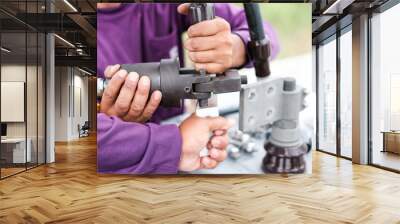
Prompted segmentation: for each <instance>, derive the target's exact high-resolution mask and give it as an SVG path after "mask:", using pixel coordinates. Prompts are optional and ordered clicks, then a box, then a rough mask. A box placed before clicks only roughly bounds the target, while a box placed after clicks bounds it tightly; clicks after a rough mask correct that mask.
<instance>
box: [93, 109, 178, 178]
mask: <svg viewBox="0 0 400 224" xmlns="http://www.w3.org/2000/svg"><path fill="white" fill-rule="evenodd" d="M97 124H98V126H97V129H98V130H97V131H98V132H97V169H98V172H100V173H119V174H176V173H177V172H178V165H179V160H180V155H181V145H182V140H181V135H180V132H179V130H178V127H177V126H176V125H157V124H153V123H147V124H139V123H133V122H124V121H122V120H120V119H119V118H117V117H114V116H112V117H109V116H107V115H105V114H102V113H100V114H98V115H97Z"/></svg>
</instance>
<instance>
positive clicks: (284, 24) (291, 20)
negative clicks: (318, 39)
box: [234, 3, 312, 59]
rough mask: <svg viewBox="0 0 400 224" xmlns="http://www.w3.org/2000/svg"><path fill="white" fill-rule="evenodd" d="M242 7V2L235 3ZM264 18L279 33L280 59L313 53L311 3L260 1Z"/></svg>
mask: <svg viewBox="0 0 400 224" xmlns="http://www.w3.org/2000/svg"><path fill="white" fill-rule="evenodd" d="M234 4H235V5H237V6H239V7H242V8H243V4H241V3H234ZM259 5H260V10H261V14H262V17H263V19H264V20H266V21H268V22H269V23H270V24H271V25H272V26H273V27H274V28H275V31H276V32H277V34H278V39H279V42H280V47H281V50H280V53H279V55H278V59H282V58H286V57H292V56H297V55H301V54H307V53H311V38H312V36H311V33H312V32H311V29H312V27H311V26H312V24H311V16H312V15H311V3H259Z"/></svg>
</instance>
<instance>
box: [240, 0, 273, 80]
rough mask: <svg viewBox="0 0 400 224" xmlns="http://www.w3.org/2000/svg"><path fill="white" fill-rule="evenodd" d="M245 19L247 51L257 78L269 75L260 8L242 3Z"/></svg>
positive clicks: (267, 50) (268, 48) (267, 51)
mask: <svg viewBox="0 0 400 224" xmlns="http://www.w3.org/2000/svg"><path fill="white" fill-rule="evenodd" d="M244 9H245V12H246V19H247V23H248V25H249V32H250V39H251V41H250V42H249V44H248V46H247V47H248V50H249V53H250V56H251V58H252V60H253V63H254V68H255V70H256V76H257V77H267V76H269V75H270V73H271V71H270V67H269V57H270V55H271V53H270V46H269V45H270V43H269V39H268V37H267V36H266V35H265V33H264V27H263V23H262V17H261V13H260V8H259V6H258V4H257V3H244Z"/></svg>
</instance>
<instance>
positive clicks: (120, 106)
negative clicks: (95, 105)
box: [100, 65, 161, 122]
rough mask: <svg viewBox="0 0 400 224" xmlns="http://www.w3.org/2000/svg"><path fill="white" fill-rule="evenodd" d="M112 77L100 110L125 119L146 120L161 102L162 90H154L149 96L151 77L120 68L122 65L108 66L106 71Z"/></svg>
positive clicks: (132, 120) (108, 76) (106, 74)
mask: <svg viewBox="0 0 400 224" xmlns="http://www.w3.org/2000/svg"><path fill="white" fill-rule="evenodd" d="M104 75H105V77H106V78H107V79H110V81H109V83H108V85H107V87H106V88H105V90H104V93H103V97H102V99H101V103H100V112H102V113H105V114H107V115H109V116H113V115H114V116H118V117H119V118H121V119H122V120H124V121H131V122H146V121H147V120H149V119H150V118H151V116H152V115H153V113H154V112H155V110H156V109H157V107H158V105H159V104H160V102H161V92H160V91H158V90H156V91H154V92H153V93H152V94H151V96H150V100H148V98H149V92H150V79H149V78H148V77H147V76H142V77H141V78H140V79H139V75H138V74H137V73H136V72H130V73H129V74H128V72H127V71H126V70H123V69H120V65H113V66H108V67H107V68H106V70H105V71H104Z"/></svg>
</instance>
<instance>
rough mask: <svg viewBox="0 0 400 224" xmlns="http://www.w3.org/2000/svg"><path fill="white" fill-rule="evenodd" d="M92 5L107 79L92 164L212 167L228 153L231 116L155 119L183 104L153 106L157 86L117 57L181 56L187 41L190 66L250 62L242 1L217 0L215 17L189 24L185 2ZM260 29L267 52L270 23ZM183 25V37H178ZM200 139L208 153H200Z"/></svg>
mask: <svg viewBox="0 0 400 224" xmlns="http://www.w3.org/2000/svg"><path fill="white" fill-rule="evenodd" d="M97 8H98V11H97V72H98V76H99V77H103V78H104V77H105V78H108V79H110V82H109V84H108V85H107V88H106V89H105V90H104V93H103V96H102V100H101V103H100V111H99V113H98V115H97V124H98V126H97V128H98V133H97V141H98V142H97V143H98V144H97V146H98V150H97V160H98V161H97V168H98V172H100V173H121V174H176V173H178V172H179V171H193V170H197V169H212V168H215V167H216V166H217V165H218V164H219V163H220V162H222V161H223V160H224V159H225V158H226V155H227V152H226V150H225V148H226V146H227V145H228V138H227V135H226V130H227V129H229V128H230V127H231V126H232V123H231V122H230V121H229V120H226V119H225V118H223V117H207V118H200V117H197V116H195V115H191V116H190V117H189V118H187V119H186V120H185V121H183V122H182V123H181V124H180V125H179V127H178V126H176V125H160V124H159V123H160V121H162V120H163V119H165V118H169V117H171V116H174V115H178V114H181V113H182V112H183V108H172V109H171V108H162V107H159V106H158V105H159V103H160V101H161V98H162V94H161V92H160V91H154V92H153V93H149V91H150V80H149V78H148V77H146V76H143V77H141V78H140V79H139V75H138V74H137V73H135V72H132V73H129V74H128V73H127V72H126V71H125V70H122V69H120V64H127V63H129V64H132V63H141V62H158V61H160V60H161V59H163V58H172V57H178V56H179V58H180V62H181V64H183V60H182V58H183V49H186V50H187V51H188V55H189V58H190V60H191V61H192V62H193V63H194V66H195V68H196V69H206V70H207V71H208V72H210V73H220V72H223V71H225V70H226V69H229V68H240V67H243V66H247V65H251V61H250V59H249V57H248V54H247V51H246V46H247V42H248V41H249V33H248V26H247V22H246V17H245V14H244V11H243V9H240V8H237V7H235V6H233V5H231V4H222V3H221V4H215V13H216V16H217V17H216V18H215V19H213V20H209V21H203V22H201V23H198V24H195V25H190V20H189V18H188V16H187V11H188V4H165V3H164V4H160V3H157V4H156V3H143V4H135V3H131V4H123V3H98V4H97ZM264 29H265V31H266V33H267V35H268V36H269V38H270V39H271V52H272V58H273V57H275V56H276V54H277V52H278V48H279V47H278V41H277V37H276V34H275V32H274V31H273V29H272V27H271V26H270V25H269V24H267V23H264ZM185 31H187V34H188V39H187V40H185V41H184V42H182V40H181V35H182V33H183V32H185ZM210 135H212V137H211V138H210ZM204 147H207V148H208V150H209V155H208V156H205V157H200V156H199V152H200V150H201V149H202V148H204Z"/></svg>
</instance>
